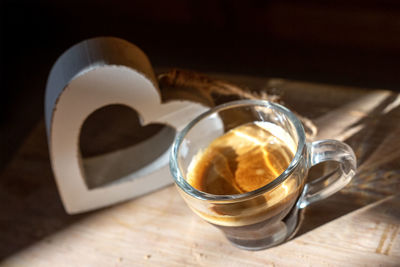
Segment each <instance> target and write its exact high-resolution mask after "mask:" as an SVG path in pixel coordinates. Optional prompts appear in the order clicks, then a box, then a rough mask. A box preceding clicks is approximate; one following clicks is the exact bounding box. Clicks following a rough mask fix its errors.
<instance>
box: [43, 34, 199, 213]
mask: <svg viewBox="0 0 400 267" xmlns="http://www.w3.org/2000/svg"><path fill="white" fill-rule="evenodd" d="M111 104H119V105H125V106H127V107H130V108H132V109H133V110H135V111H137V113H138V114H139V117H140V118H141V124H142V125H143V126H145V125H147V124H150V123H159V124H165V125H168V126H170V127H171V128H173V129H175V130H177V131H179V130H181V129H182V128H183V126H184V125H186V124H187V123H188V122H189V121H190V120H191V119H193V118H194V117H195V116H196V115H198V114H200V113H202V112H204V111H205V110H207V108H206V107H204V106H202V105H200V104H198V103H193V102H190V101H170V102H168V103H161V96H160V93H159V90H158V87H157V81H156V78H155V76H154V73H153V70H152V67H151V65H150V62H149V60H148V59H147V57H146V55H145V54H144V53H143V52H142V51H141V50H140V49H139V48H138V47H136V46H134V45H133V44H131V43H129V42H127V41H124V40H121V39H118V38H112V37H106V38H95V39H90V40H86V41H84V42H82V43H79V44H77V45H75V46H73V47H72V48H70V49H69V50H67V51H66V52H65V53H64V54H63V55H62V56H61V57H60V58H59V59H58V60H57V62H56V63H55V65H54V66H53V68H52V70H51V72H50V75H49V79H48V82H47V88H46V99H45V115H46V127H47V136H48V143H49V152H50V159H51V163H52V168H53V173H54V176H55V179H56V182H57V186H58V189H59V192H60V195H61V198H62V201H63V204H64V207H65V209H66V210H67V212H68V213H78V212H83V211H88V210H92V209H96V208H100V207H104V206H107V205H111V204H114V203H117V202H120V201H124V200H127V199H130V198H133V197H135V196H139V195H142V194H145V193H148V192H150V191H153V190H155V189H158V188H160V187H163V186H165V185H168V184H170V183H172V178H171V176H170V173H169V169H168V164H167V163H168V156H169V153H168V151H167V152H165V153H163V154H162V155H161V156H159V157H158V158H157V159H156V160H154V161H153V162H151V163H150V164H147V165H146V166H142V167H141V168H139V169H138V168H133V169H134V170H135V171H134V172H133V173H130V174H127V175H126V174H121V173H118V172H119V170H120V169H121V168H120V167H121V166H128V167H129V165H130V164H131V165H135V164H137V163H135V161H139V160H140V159H141V157H143V155H144V154H146V153H152V151H151V149H152V147H157V146H161V145H165V142H166V140H167V141H168V140H169V141H168V142H170V138H171V136H170V135H171V131H170V128H167V127H166V128H165V129H166V130H165V129H164V130H162V131H160V132H159V133H158V134H156V135H154V136H153V137H151V138H149V139H147V140H145V141H143V142H141V143H139V144H137V145H135V146H132V147H128V148H125V149H121V150H119V151H115V152H111V153H107V154H104V155H101V156H98V157H96V158H92V159H90V160H85V161H83V160H82V156H81V153H80V149H79V137H80V131H81V127H82V125H83V123H84V121H85V120H86V118H87V117H88V116H89V115H90V114H92V113H93V112H94V111H96V110H98V109H99V108H101V107H105V106H108V105H111ZM104 127H107V125H104ZM168 129H169V130H168ZM173 134H174V133H173ZM84 169H86V172H85V171H84ZM88 171H89V172H91V174H90V175H91V176H92V177H94V178H96V177H98V178H101V177H100V176H101V173H102V172H104V171H108V172H111V173H112V175H114V176H119V175H121V176H122V177H121V178H120V179H118V180H117V181H115V182H113V183H108V184H106V185H104V186H97V187H93V188H89V187H88V186H87V184H86V183H85V181H86V178H87V177H85V175H86V173H87V172H88Z"/></svg>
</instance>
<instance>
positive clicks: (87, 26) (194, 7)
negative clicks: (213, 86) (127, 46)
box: [0, 0, 400, 168]
mask: <svg viewBox="0 0 400 267" xmlns="http://www.w3.org/2000/svg"><path fill="white" fill-rule="evenodd" d="M0 10H1V14H0V16H1V24H0V27H1V28H0V30H1V35H0V45H1V47H0V49H1V55H0V56H1V58H0V62H1V64H0V68H1V69H0V70H1V71H0V73H1V83H0V84H1V89H2V90H1V93H2V95H1V103H0V107H1V108H0V111H1V113H0V114H1V117H0V134H1V136H0V144H1V159H0V162H1V165H0V168H1V167H2V166H4V165H5V163H6V162H7V161H8V160H9V159H10V158H11V156H12V154H13V153H14V152H15V149H16V148H17V147H18V144H19V143H20V142H21V140H22V139H23V137H24V136H25V135H26V134H27V133H28V132H29V131H30V129H31V128H32V127H33V126H34V125H35V124H36V123H37V122H38V121H39V120H41V119H42V117H43V98H44V89H45V84H46V79H47V75H48V73H49V71H50V68H51V66H52V64H53V63H54V62H55V60H56V59H57V57H58V56H59V55H60V54H61V53H62V52H63V51H65V50H66V49H68V48H69V47H70V46H72V45H73V44H75V43H77V42H80V41H82V40H83V39H87V38H90V37H95V36H104V35H111V36H117V37H121V38H124V39H126V40H128V41H130V42H132V43H135V44H136V45H138V46H139V47H141V48H142V49H143V50H144V51H145V53H146V54H147V55H148V56H149V58H150V60H151V62H152V64H153V66H154V67H156V68H160V67H181V68H189V69H194V70H199V71H203V72H226V73H240V74H251V75H262V76H266V77H282V78H288V79H297V80H305V81H314V82H323V83H330V84H342V85H353V86H360V87H367V88H386V89H392V90H399V89H400V75H399V73H400V71H399V62H400V49H399V48H400V2H399V1H396V0H383V1H378V0H347V1H345V0H343V1H342V0H336V1H312V0H305V1H255V0H250V1H227V0H226V1H225V0H219V1H211V0H205V1H182V0H169V1H161V0H153V1H150V0H146V1H144V0H141V1H103V0H96V1H95V0H90V1H81V2H78V1H65V0H61V1H50V0H48V1H1V7H0Z"/></svg>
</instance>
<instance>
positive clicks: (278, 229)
mask: <svg viewBox="0 0 400 267" xmlns="http://www.w3.org/2000/svg"><path fill="white" fill-rule="evenodd" d="M257 122H261V123H268V125H271V127H270V129H277V131H275V134H276V135H278V138H280V139H281V140H284V141H285V142H286V143H287V145H289V146H290V147H292V149H293V154H294V156H293V158H292V160H291V162H290V164H289V166H288V167H287V169H286V170H285V171H284V172H283V173H282V174H280V175H279V176H277V177H276V178H275V179H274V180H273V181H272V182H270V183H268V184H266V185H265V186H262V187H261V188H258V189H256V190H254V191H250V192H246V193H242V194H235V195H213V194H209V193H206V192H202V191H199V190H197V189H196V188H194V187H192V186H191V185H190V184H189V183H188V182H187V175H188V170H189V167H190V166H189V165H190V164H191V162H192V161H193V157H195V156H196V154H198V152H199V151H201V150H204V149H206V148H207V147H208V146H209V144H210V143H211V142H212V141H213V140H214V139H215V138H217V137H219V136H221V135H223V134H224V133H226V132H227V131H229V130H231V129H234V128H236V127H238V126H241V125H244V124H248V123H257ZM324 161H336V162H338V163H339V167H338V168H337V170H336V171H335V172H333V173H331V174H330V175H326V176H324V177H321V178H320V179H316V180H314V181H313V182H311V183H306V182H305V180H306V178H307V173H308V170H309V168H310V167H312V166H314V165H316V164H318V163H320V162H324ZM170 168H171V173H172V175H173V177H174V180H175V183H176V185H177V187H178V190H179V192H180V193H181V195H182V197H183V198H184V200H185V201H186V203H187V204H188V205H189V207H190V208H191V209H192V210H193V211H194V212H195V213H196V214H197V215H199V216H200V217H201V218H203V219H204V220H206V221H207V222H209V223H210V224H212V225H214V226H216V227H218V228H219V229H220V230H221V231H222V232H223V233H224V234H225V236H226V238H227V239H228V240H229V241H231V242H232V243H233V244H234V245H236V246H238V247H240V248H243V249H247V250H259V249H264V248H268V247H271V246H274V245H277V244H280V243H282V242H284V241H285V240H287V239H289V238H290V237H291V236H292V235H293V233H294V231H295V229H296V226H297V224H298V217H299V216H298V215H299V211H300V210H301V209H303V208H304V207H306V206H307V205H309V204H311V203H313V202H315V201H318V200H321V199H323V198H326V197H328V196H330V195H332V194H333V193H335V192H337V191H339V190H340V189H342V188H343V187H344V186H346V185H347V184H348V182H349V181H350V180H351V178H352V177H353V176H354V174H355V170H356V159H355V156H354V153H353V151H352V149H351V148H350V147H349V146H348V145H346V144H344V143H342V142H339V141H336V140H321V141H316V142H312V143H306V139H305V132H304V129H303V126H302V124H301V122H300V120H299V119H298V118H297V117H296V116H295V115H294V114H293V113H292V112H291V111H289V110H288V109H287V108H285V107H283V106H281V105H278V104H274V103H271V102H268V101H261V100H240V101H234V102H230V103H227V104H223V105H220V106H218V107H215V108H213V109H211V110H209V111H207V112H205V113H203V114H202V115H200V116H198V117H197V118H195V119H194V120H193V121H191V122H190V123H189V124H188V125H187V126H186V127H185V128H184V129H183V130H182V131H181V132H179V133H178V135H177V138H176V140H175V142H174V144H173V148H172V152H171V158H170Z"/></svg>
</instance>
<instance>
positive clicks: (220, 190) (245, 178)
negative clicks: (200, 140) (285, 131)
mask: <svg viewBox="0 0 400 267" xmlns="http://www.w3.org/2000/svg"><path fill="white" fill-rule="evenodd" d="M272 127H275V131H273V130H271V128H272ZM277 127H278V126H275V125H273V124H271V123H264V122H261V123H260V122H257V123H249V124H245V125H241V126H239V127H237V128H234V129H232V130H230V131H228V132H227V133H225V134H224V135H222V136H220V137H218V138H216V139H215V140H214V141H213V142H212V143H211V144H210V145H209V146H208V147H207V148H206V149H205V150H204V151H200V152H199V153H197V155H196V156H195V157H194V158H193V160H192V162H191V164H190V166H189V171H188V175H187V181H188V182H189V183H190V185H192V186H193V187H194V188H196V189H197V190H200V191H203V192H207V193H210V194H214V195H233V194H241V193H245V192H249V191H253V190H256V189H258V188H260V187H263V186H264V185H266V184H268V183H270V182H271V181H273V180H274V179H275V178H277V177H278V176H279V175H280V174H281V173H282V172H284V171H285V170H286V169H287V167H288V166H289V164H290V162H291V160H292V159H293V155H294V148H293V147H290V144H287V142H288V141H287V140H285V139H287V137H285V138H282V137H278V136H275V135H274V134H273V133H271V132H275V133H276V132H277V129H276V128H277ZM279 129H280V128H278V130H279ZM282 139H284V140H282ZM289 143H290V142H289Z"/></svg>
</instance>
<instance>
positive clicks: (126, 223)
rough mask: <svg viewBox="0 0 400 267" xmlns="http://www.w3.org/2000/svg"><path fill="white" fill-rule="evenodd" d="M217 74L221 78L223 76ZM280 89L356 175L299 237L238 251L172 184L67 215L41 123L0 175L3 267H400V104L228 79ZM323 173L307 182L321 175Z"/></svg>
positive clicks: (364, 93)
mask: <svg viewBox="0 0 400 267" xmlns="http://www.w3.org/2000/svg"><path fill="white" fill-rule="evenodd" d="M217 76H218V75H217ZM223 77H224V78H225V79H228V80H230V81H232V82H235V83H237V84H241V85H245V86H246V87H248V88H251V89H255V90H260V89H267V90H279V91H280V92H282V93H283V100H284V102H285V104H286V105H287V106H288V107H290V108H291V109H292V110H295V111H297V112H298V113H299V114H301V115H303V116H307V117H309V118H311V119H313V121H314V122H315V124H316V125H317V126H318V128H319V134H318V136H317V138H318V139H319V138H335V139H339V140H343V141H345V142H347V143H348V144H349V145H351V146H352V147H353V149H354V150H355V152H356V155H357V158H358V164H359V169H358V174H357V176H356V177H355V178H354V179H353V181H352V182H351V184H349V185H348V186H347V187H346V188H345V189H344V190H342V191H341V192H340V193H338V194H336V195H334V196H332V197H330V198H328V199H326V200H324V201H321V202H319V203H316V204H314V205H312V206H310V207H308V208H307V210H306V212H305V219H304V221H303V223H302V225H301V227H300V230H299V232H298V234H297V236H296V237H295V238H294V239H293V240H291V241H289V242H286V243H285V244H283V245H281V246H278V247H274V248H271V249H268V250H263V251H257V252H249V251H243V250H239V249H237V248H235V247H233V246H232V245H231V244H229V243H228V241H227V240H225V239H224V237H223V235H222V234H221V233H220V232H219V231H218V230H217V229H216V228H214V227H212V226H210V225H209V224H207V223H206V222H204V221H202V220H201V219H200V218H198V217H197V216H196V215H194V214H193V213H192V212H191V211H190V210H189V208H188V207H187V206H186V204H185V203H184V202H183V200H182V199H181V197H180V196H179V195H178V194H177V191H176V189H175V188H174V187H173V186H169V187H166V188H163V189H161V190H159V191H157V192H154V193H152V194H149V195H146V196H143V197H140V198H137V199H134V200H131V201H128V202H125V203H122V204H119V205H115V206H113V207H109V208H105V209H102V210H98V211H95V212H90V213H86V214H81V215H73V216H71V215H67V214H66V213H65V212H64V210H63V207H62V204H61V202H60V199H59V197H58V193H57V190H56V186H55V183H54V179H53V177H52V173H51V169H50V163H49V159H48V154H47V145H46V137H45V130H44V124H43V123H40V124H39V125H37V127H36V128H35V129H34V130H33V131H32V132H31V133H30V134H29V136H28V138H26V140H25V142H24V143H23V145H22V146H21V147H20V149H19V151H18V153H17V154H16V155H15V157H14V158H13V159H12V160H11V161H10V163H9V164H8V166H7V167H6V168H5V169H4V170H3V172H2V173H1V174H0V203H1V204H0V205H1V215H0V258H1V259H2V262H1V263H2V264H3V265H4V266H147V265H149V266H400V161H399V160H400V140H399V136H400V97H399V94H397V93H394V92H390V91H385V90H375V91H371V90H362V89H357V88H345V87H338V86H328V85H322V84H311V83H301V82H295V81H287V80H279V79H266V78H255V77H242V76H223ZM322 169H323V168H319V169H317V168H315V169H314V170H313V171H312V173H311V174H310V175H311V177H313V176H317V175H318V173H320V172H321V171H322Z"/></svg>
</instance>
